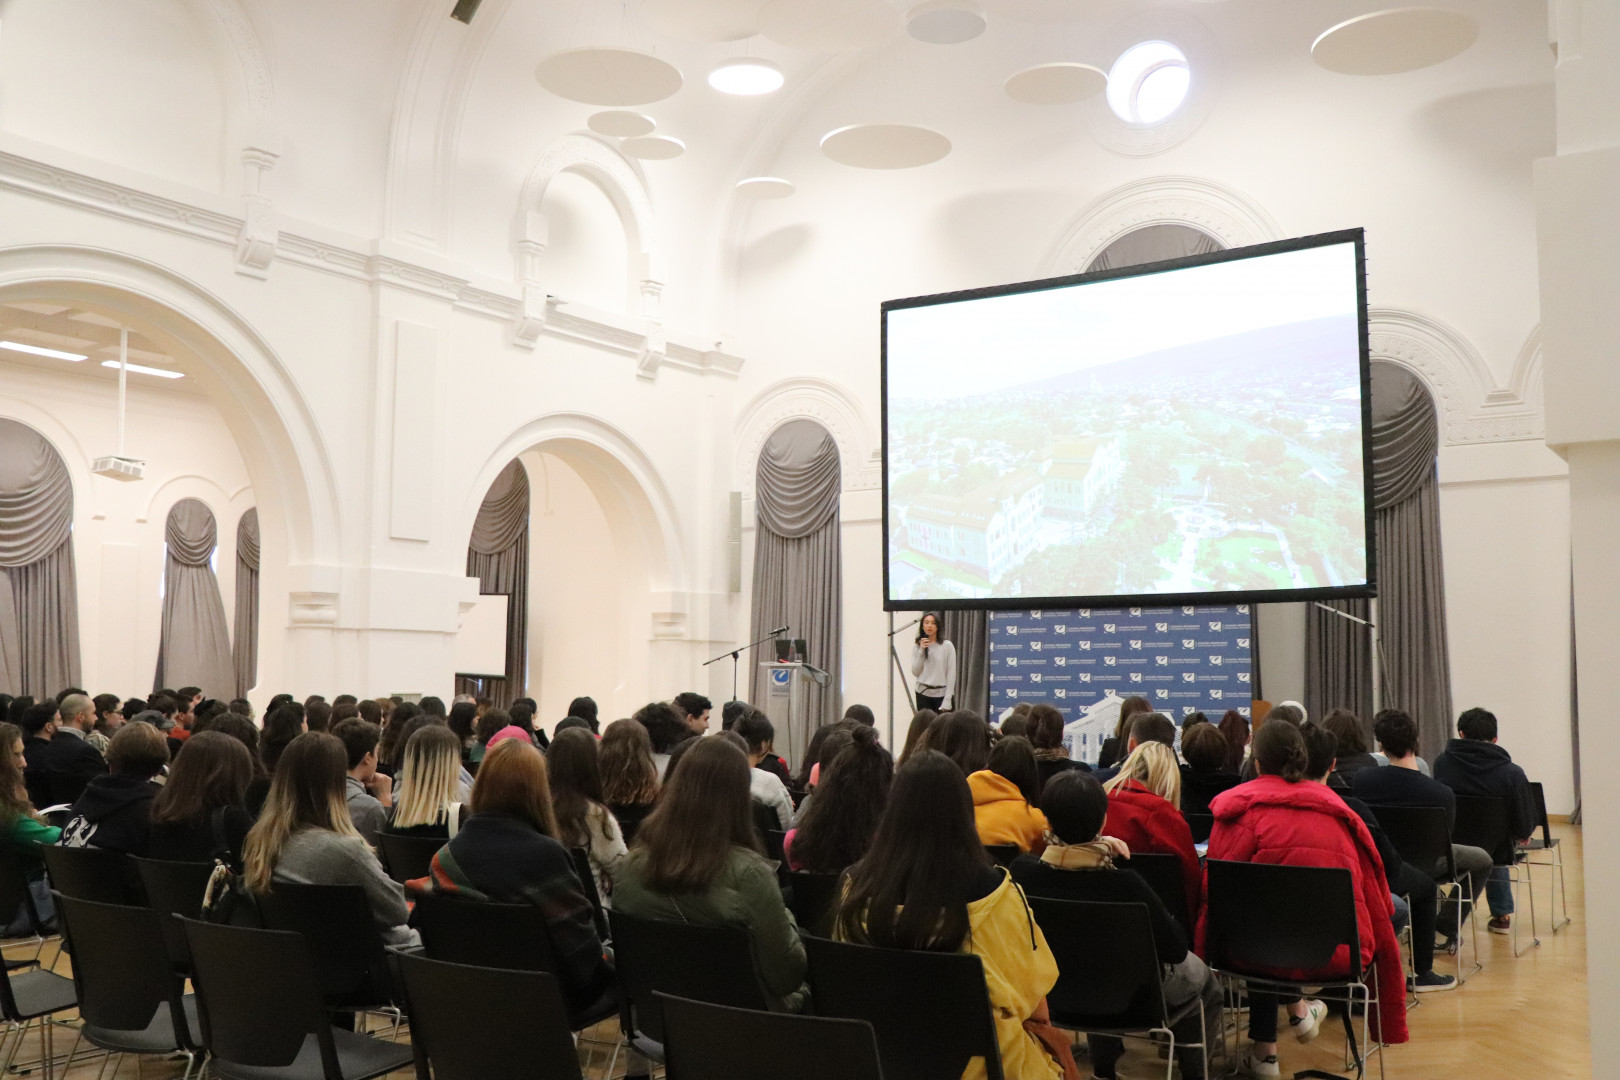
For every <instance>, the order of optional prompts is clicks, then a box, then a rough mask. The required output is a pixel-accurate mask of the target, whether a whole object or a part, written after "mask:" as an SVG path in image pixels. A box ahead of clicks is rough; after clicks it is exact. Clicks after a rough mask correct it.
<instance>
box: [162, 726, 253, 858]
mask: <svg viewBox="0 0 1620 1080" xmlns="http://www.w3.org/2000/svg"><path fill="white" fill-rule="evenodd" d="M253 776H254V773H253V757H252V755H250V754H249V753H248V749H247V747H245V746H243V745H242V744H241V743H240V742H238V741H237V740H236V739H233V738H231V737H230V736H229V735H227V734H225V733H224V732H222V731H199V732H196V733H195V734H193V735H192V736H191V738H189V739H187V740H186V743H185V745H184V746H183V747H181V748H180V753H179V754H177V755H176V756H175V759H174V764H173V765H172V766H170V768H169V778H168V780H167V781H166V782H165V783H164V785H163V787H162V789H161V790H160V791H159V792H158V794H157V797H156V798H154V799H153V800H152V833H151V842H150V843H149V844H148V845H147V856H148V857H149V858H153V859H164V860H167V861H169V862H213V861H214V860H215V859H221V860H223V861H224V862H225V863H227V864H228V865H230V866H232V867H238V868H239V867H240V866H241V865H242V844H243V842H244V841H245V840H246V839H247V834H248V830H249V829H251V828H253V817H252V815H250V814H249V813H248V812H247V791H248V785H249V784H250V783H252V782H253Z"/></svg>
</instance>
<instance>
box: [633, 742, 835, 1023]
mask: <svg viewBox="0 0 1620 1080" xmlns="http://www.w3.org/2000/svg"><path fill="white" fill-rule="evenodd" d="M749 772H750V770H749V768H748V758H747V757H746V756H745V755H744V754H743V752H742V751H741V750H739V749H737V747H736V746H735V745H734V744H733V743H732V742H731V741H730V740H729V739H728V738H714V739H700V740H698V741H697V742H696V744H695V745H693V746H692V747H691V748H690V749H689V750H688V751H687V752H686V754H685V755H684V757H683V760H682V761H681V763H680V767H679V768H678V769H676V770H674V771H673V772H672V773H671V774H670V780H669V785H668V786H667V787H666V788H665V789H664V792H663V796H662V797H661V798H660V799H659V801H658V806H657V808H656V809H655V810H653V812H652V814H651V815H649V816H648V818H647V820H646V821H644V822H642V824H641V829H640V831H639V832H638V833H637V835H636V844H635V847H634V848H632V849H631V851H630V857H629V858H627V859H626V860H625V861H624V868H623V870H622V872H621V873H620V875H619V880H618V882H617V883H616V884H615V886H614V890H613V907H614V909H615V910H616V911H622V912H624V913H625V914H627V915H634V916H637V917H638V918H645V919H664V920H669V921H674V922H687V923H694V924H697V925H701V926H734V927H739V928H741V929H743V930H745V931H747V933H748V935H749V937H750V938H752V939H753V943H754V957H755V962H756V963H757V964H758V970H757V974H758V975H759V980H760V986H761V987H762V988H763V989H764V991H765V993H766V995H767V997H768V999H769V1000H770V1002H771V1005H772V1007H773V1008H775V1009H778V1010H780V1011H783V1012H798V1011H799V1010H800V1009H801V1008H803V1006H804V1004H805V999H806V997H807V996H808V994H809V989H808V987H806V986H805V982H804V977H805V970H806V966H805V955H804V945H803V944H802V943H801V942H800V941H799V933H798V928H797V926H795V924H794V922H793V916H792V914H790V913H789V912H788V910H787V906H786V905H785V904H784V903H783V902H782V890H781V889H780V888H778V887H777V883H776V871H775V870H774V869H773V868H772V864H771V863H768V862H766V861H765V858H764V856H762V855H761V854H760V853H759V848H758V846H757V845H758V841H757V840H756V839H755V837H754V821H753V814H752V811H751V809H750V797H749V794H748V773H749Z"/></svg>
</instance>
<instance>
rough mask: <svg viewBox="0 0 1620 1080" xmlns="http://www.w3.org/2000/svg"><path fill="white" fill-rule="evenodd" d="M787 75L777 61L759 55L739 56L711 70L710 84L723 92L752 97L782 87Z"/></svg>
mask: <svg viewBox="0 0 1620 1080" xmlns="http://www.w3.org/2000/svg"><path fill="white" fill-rule="evenodd" d="M785 82H787V76H785V75H783V74H782V69H781V68H780V67H778V66H777V65H776V64H775V63H773V62H771V61H769V60H766V59H763V58H761V57H758V56H739V57H737V58H736V59H733V60H727V61H726V62H725V63H723V64H721V65H720V66H719V67H717V68H715V69H714V70H713V71H711V72H709V85H710V86H712V87H714V88H715V89H716V90H718V91H720V92H721V93H722V94H738V95H741V96H745V97H752V96H754V95H757V94H769V93H771V92H772V91H774V90H780V89H782V84H783V83H785Z"/></svg>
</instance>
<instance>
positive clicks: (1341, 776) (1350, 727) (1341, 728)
mask: <svg viewBox="0 0 1620 1080" xmlns="http://www.w3.org/2000/svg"><path fill="white" fill-rule="evenodd" d="M1321 726H1322V727H1323V728H1324V729H1326V730H1328V731H1331V732H1332V733H1333V737H1334V738H1336V739H1338V740H1339V755H1338V758H1337V759H1336V760H1337V761H1338V764H1337V765H1335V766H1333V775H1334V781H1335V783H1334V786H1336V787H1339V786H1342V787H1343V788H1345V789H1346V790H1348V789H1349V788H1350V786H1351V784H1352V778H1353V777H1354V776H1355V775H1356V773H1358V772H1360V771H1361V770H1362V769H1370V768H1376V767H1377V765H1378V759H1377V758H1375V757H1373V756H1372V754H1371V753H1369V752H1368V749H1367V733H1366V732H1365V731H1363V730H1362V729H1361V718H1360V717H1358V716H1357V715H1356V714H1355V713H1353V712H1351V711H1350V710H1349V709H1334V710H1333V711H1331V712H1329V713H1328V714H1327V715H1326V716H1324V717H1323V718H1322V724H1321Z"/></svg>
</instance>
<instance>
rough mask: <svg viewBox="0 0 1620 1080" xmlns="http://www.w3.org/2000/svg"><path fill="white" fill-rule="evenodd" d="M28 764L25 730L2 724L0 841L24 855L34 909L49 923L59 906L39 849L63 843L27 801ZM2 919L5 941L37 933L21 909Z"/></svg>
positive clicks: (2, 916) (56, 832) (0, 741)
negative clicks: (53, 899)
mask: <svg viewBox="0 0 1620 1080" xmlns="http://www.w3.org/2000/svg"><path fill="white" fill-rule="evenodd" d="M27 762H28V759H27V758H25V757H24V756H23V735H22V729H21V728H19V727H18V726H17V725H16V724H0V841H3V842H4V843H6V844H9V845H10V846H11V847H12V848H13V849H14V850H16V851H18V852H20V853H21V861H22V863H23V868H24V870H25V871H26V872H27V874H28V889H29V891H30V892H32V893H33V894H34V907H35V909H36V910H37V911H38V912H39V916H40V918H41V919H44V920H45V921H46V922H49V921H50V920H51V919H52V918H54V917H55V915H56V905H55V904H54V903H53V902H52V901H51V890H50V886H49V885H48V884H46V882H45V865H44V863H42V862H41V861H40V858H39V849H40V848H42V847H45V846H46V845H48V844H54V843H56V842H57V841H58V840H59V839H61V837H62V830H61V829H58V828H56V827H55V826H54V825H47V824H45V819H44V818H42V817H40V816H39V812H38V811H37V810H35V809H34V804H33V803H31V802H29V801H28V785H27V784H25V783H23V768H24V767H25V766H26V765H27ZM42 905H43V906H42ZM0 918H4V919H5V920H6V921H7V925H6V926H5V927H4V930H3V931H0V932H3V934H4V936H5V937H8V938H9V937H21V936H22V935H24V934H32V933H33V932H34V928H33V926H32V924H31V923H30V921H29V918H28V913H27V911H26V910H24V909H23V908H22V907H19V908H18V909H17V910H16V911H12V912H0Z"/></svg>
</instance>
